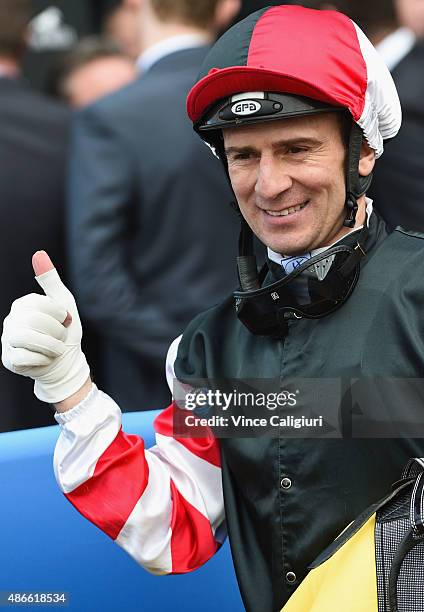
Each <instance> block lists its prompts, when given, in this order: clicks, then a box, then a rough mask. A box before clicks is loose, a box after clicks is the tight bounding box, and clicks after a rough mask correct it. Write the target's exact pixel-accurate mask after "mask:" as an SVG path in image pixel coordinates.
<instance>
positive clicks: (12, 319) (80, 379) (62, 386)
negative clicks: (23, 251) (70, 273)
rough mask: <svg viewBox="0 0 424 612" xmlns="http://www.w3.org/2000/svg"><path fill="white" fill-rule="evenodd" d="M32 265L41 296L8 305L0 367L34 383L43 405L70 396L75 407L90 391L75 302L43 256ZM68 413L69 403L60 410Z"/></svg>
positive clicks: (36, 257)
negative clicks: (8, 311)
mask: <svg viewBox="0 0 424 612" xmlns="http://www.w3.org/2000/svg"><path fill="white" fill-rule="evenodd" d="M32 264H33V268H34V272H35V275H36V277H35V278H36V281H37V282H38V284H39V285H40V286H41V288H42V289H43V291H44V293H45V295H39V294H37V293H31V294H29V295H25V296H24V297H22V298H19V299H18V300H15V301H14V302H13V304H12V308H11V311H10V314H9V315H8V316H7V317H6V319H5V320H4V324H3V335H2V339H1V341H2V362H3V364H4V365H5V367H6V368H7V369H8V370H10V371H11V372H15V373H16V374H21V375H22V376H29V377H30V378H33V379H34V381H35V385H34V393H35V395H36V396H37V397H38V398H39V399H40V400H42V401H43V402H48V403H51V404H53V403H59V402H63V400H68V398H71V397H72V396H75V397H77V398H78V399H79V401H80V400H81V399H83V397H81V395H82V394H83V395H84V394H86V393H82V391H83V389H84V390H85V391H87V390H88V391H89V389H90V386H91V385H89V383H88V379H89V374H90V370H89V367H88V364H87V361H86V359H85V355H84V353H83V352H82V350H81V338H82V328H81V322H80V318H79V315H78V310H77V306H76V304H75V300H74V297H73V295H72V293H71V292H70V291H69V290H68V289H67V288H66V287H65V285H64V284H63V283H62V281H61V280H60V277H59V274H58V273H57V270H56V268H55V267H54V266H53V263H52V261H51V259H50V257H49V256H48V255H47V253H46V252H45V251H38V252H37V253H35V255H34V256H33V258H32ZM72 403H75V402H72ZM71 407H72V405H71V404H70V403H69V402H68V403H67V404H66V408H65V409H69V408H71Z"/></svg>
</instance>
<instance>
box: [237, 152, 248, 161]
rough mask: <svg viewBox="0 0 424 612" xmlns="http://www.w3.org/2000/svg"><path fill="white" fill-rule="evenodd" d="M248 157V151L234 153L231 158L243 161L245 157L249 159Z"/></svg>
mask: <svg viewBox="0 0 424 612" xmlns="http://www.w3.org/2000/svg"><path fill="white" fill-rule="evenodd" d="M250 157H251V155H250V153H236V154H235V155H233V160H234V161H243V160H245V159H250Z"/></svg>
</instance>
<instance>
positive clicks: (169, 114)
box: [68, 48, 239, 410]
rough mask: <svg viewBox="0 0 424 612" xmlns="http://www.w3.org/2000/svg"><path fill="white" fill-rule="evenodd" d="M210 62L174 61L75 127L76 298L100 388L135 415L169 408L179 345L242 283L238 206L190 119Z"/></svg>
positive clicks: (184, 55) (195, 57)
mask: <svg viewBox="0 0 424 612" xmlns="http://www.w3.org/2000/svg"><path fill="white" fill-rule="evenodd" d="M206 52H207V49H206V48H194V49H187V50H181V51H177V52H175V53H173V54H171V55H168V56H167V57H165V58H162V59H161V60H160V61H159V62H157V63H156V64H155V65H153V66H152V67H151V69H150V70H149V71H147V72H146V73H145V74H144V75H142V76H141V77H140V78H139V79H138V80H137V81H136V82H135V83H133V84H131V85H130V86H128V87H126V88H125V89H123V90H121V91H119V92H118V93H116V94H113V95H111V96H109V97H107V98H105V99H103V100H102V101H100V102H99V103H97V104H95V105H93V106H91V107H88V108H86V109H85V110H83V111H82V112H80V113H78V115H77V116H76V117H75V123H74V130H73V146H72V154H71V168H70V182H69V201H68V216H69V224H68V227H69V255H70V261H71V268H72V280H73V288H74V290H75V294H76V298H77V302H78V306H79V309H80V313H81V315H82V317H83V319H85V321H88V322H89V323H91V324H92V325H93V326H96V329H97V332H98V333H99V334H100V335H101V337H102V340H103V344H102V348H103V357H104V363H103V365H104V368H103V374H104V376H103V378H102V380H101V381H100V385H101V386H102V388H104V389H105V390H106V391H108V392H109V393H110V394H111V395H112V396H113V397H114V398H115V399H116V400H117V401H118V402H119V404H120V406H121V408H122V409H124V410H142V409H149V408H158V407H161V406H163V405H165V404H166V403H167V402H169V392H168V389H167V386H166V382H165V376H164V366H165V357H166V352H167V349H168V347H169V344H170V342H171V341H172V340H173V339H174V338H176V337H177V336H178V335H180V334H181V333H182V332H183V331H184V328H185V326H186V325H187V323H188V322H189V321H190V320H191V319H192V318H193V316H194V315H195V314H197V313H198V312H200V311H202V310H204V309H206V308H208V307H209V306H212V305H213V304H215V303H217V302H218V301H219V300H221V299H222V298H223V297H225V296H226V295H228V293H229V292H230V291H231V290H233V289H234V287H235V285H236V283H237V281H236V269H235V257H236V247H237V240H238V228H239V223H238V219H237V216H236V215H235V213H234V211H233V210H232V209H231V208H230V207H229V202H230V201H231V199H233V197H234V196H232V193H231V191H230V189H229V186H228V184H227V180H226V178H225V174H224V171H223V168H222V167H221V164H220V162H219V161H218V160H216V159H215V158H214V157H213V156H212V154H211V152H210V151H209V150H208V148H207V147H206V145H204V144H203V143H202V142H201V140H200V139H199V137H198V136H196V135H195V133H194V132H193V129H192V126H191V124H190V122H189V120H188V119H187V116H186V110H185V109H186V96H187V92H188V90H189V89H190V87H191V85H192V84H193V83H194V82H195V80H196V78H197V74H198V71H199V67H200V64H201V62H202V60H203V58H204V56H205V54H206ZM217 341H219V339H217Z"/></svg>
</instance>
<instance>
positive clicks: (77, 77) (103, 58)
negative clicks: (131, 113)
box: [56, 36, 137, 109]
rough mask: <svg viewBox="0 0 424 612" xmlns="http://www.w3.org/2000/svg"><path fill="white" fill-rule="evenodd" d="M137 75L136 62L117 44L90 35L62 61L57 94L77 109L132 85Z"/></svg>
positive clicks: (57, 79)
mask: <svg viewBox="0 0 424 612" xmlns="http://www.w3.org/2000/svg"><path fill="white" fill-rule="evenodd" d="M136 76H137V71H136V67H135V64H134V61H133V60H132V59H131V58H130V57H129V56H128V55H126V54H125V53H123V52H122V51H121V50H120V49H119V47H117V45H116V44H115V43H114V42H111V41H109V40H106V39H102V38H98V37H94V36H90V37H87V38H84V39H82V40H81V41H80V42H79V43H78V44H77V45H76V46H75V47H74V48H73V49H72V50H71V51H70V52H69V53H67V54H66V55H65V56H64V57H63V58H62V59H61V61H60V63H59V67H58V73H57V76H56V94H57V95H58V96H59V97H60V98H62V99H63V100H65V101H66V102H67V103H68V104H69V105H70V106H72V107H73V108H75V109H77V108H82V107H84V106H87V105H88V104H92V103H93V102H95V101H96V100H98V99H100V98H102V97H104V96H106V95H107V94H110V93H112V92H114V91H116V90H118V89H120V88H121V87H124V85H128V84H129V83H130V82H131V81H133V80H134V79H135V78H136Z"/></svg>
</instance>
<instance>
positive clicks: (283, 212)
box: [264, 200, 309, 217]
mask: <svg viewBox="0 0 424 612" xmlns="http://www.w3.org/2000/svg"><path fill="white" fill-rule="evenodd" d="M307 204H309V200H307V201H306V202H303V204H298V205H297V206H291V207H290V208H285V209H284V210H266V209H264V212H265V213H266V214H267V215H270V216H271V217H287V216H288V215H293V214H294V213H297V212H299V211H300V210H302V209H303V208H305V206H307Z"/></svg>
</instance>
